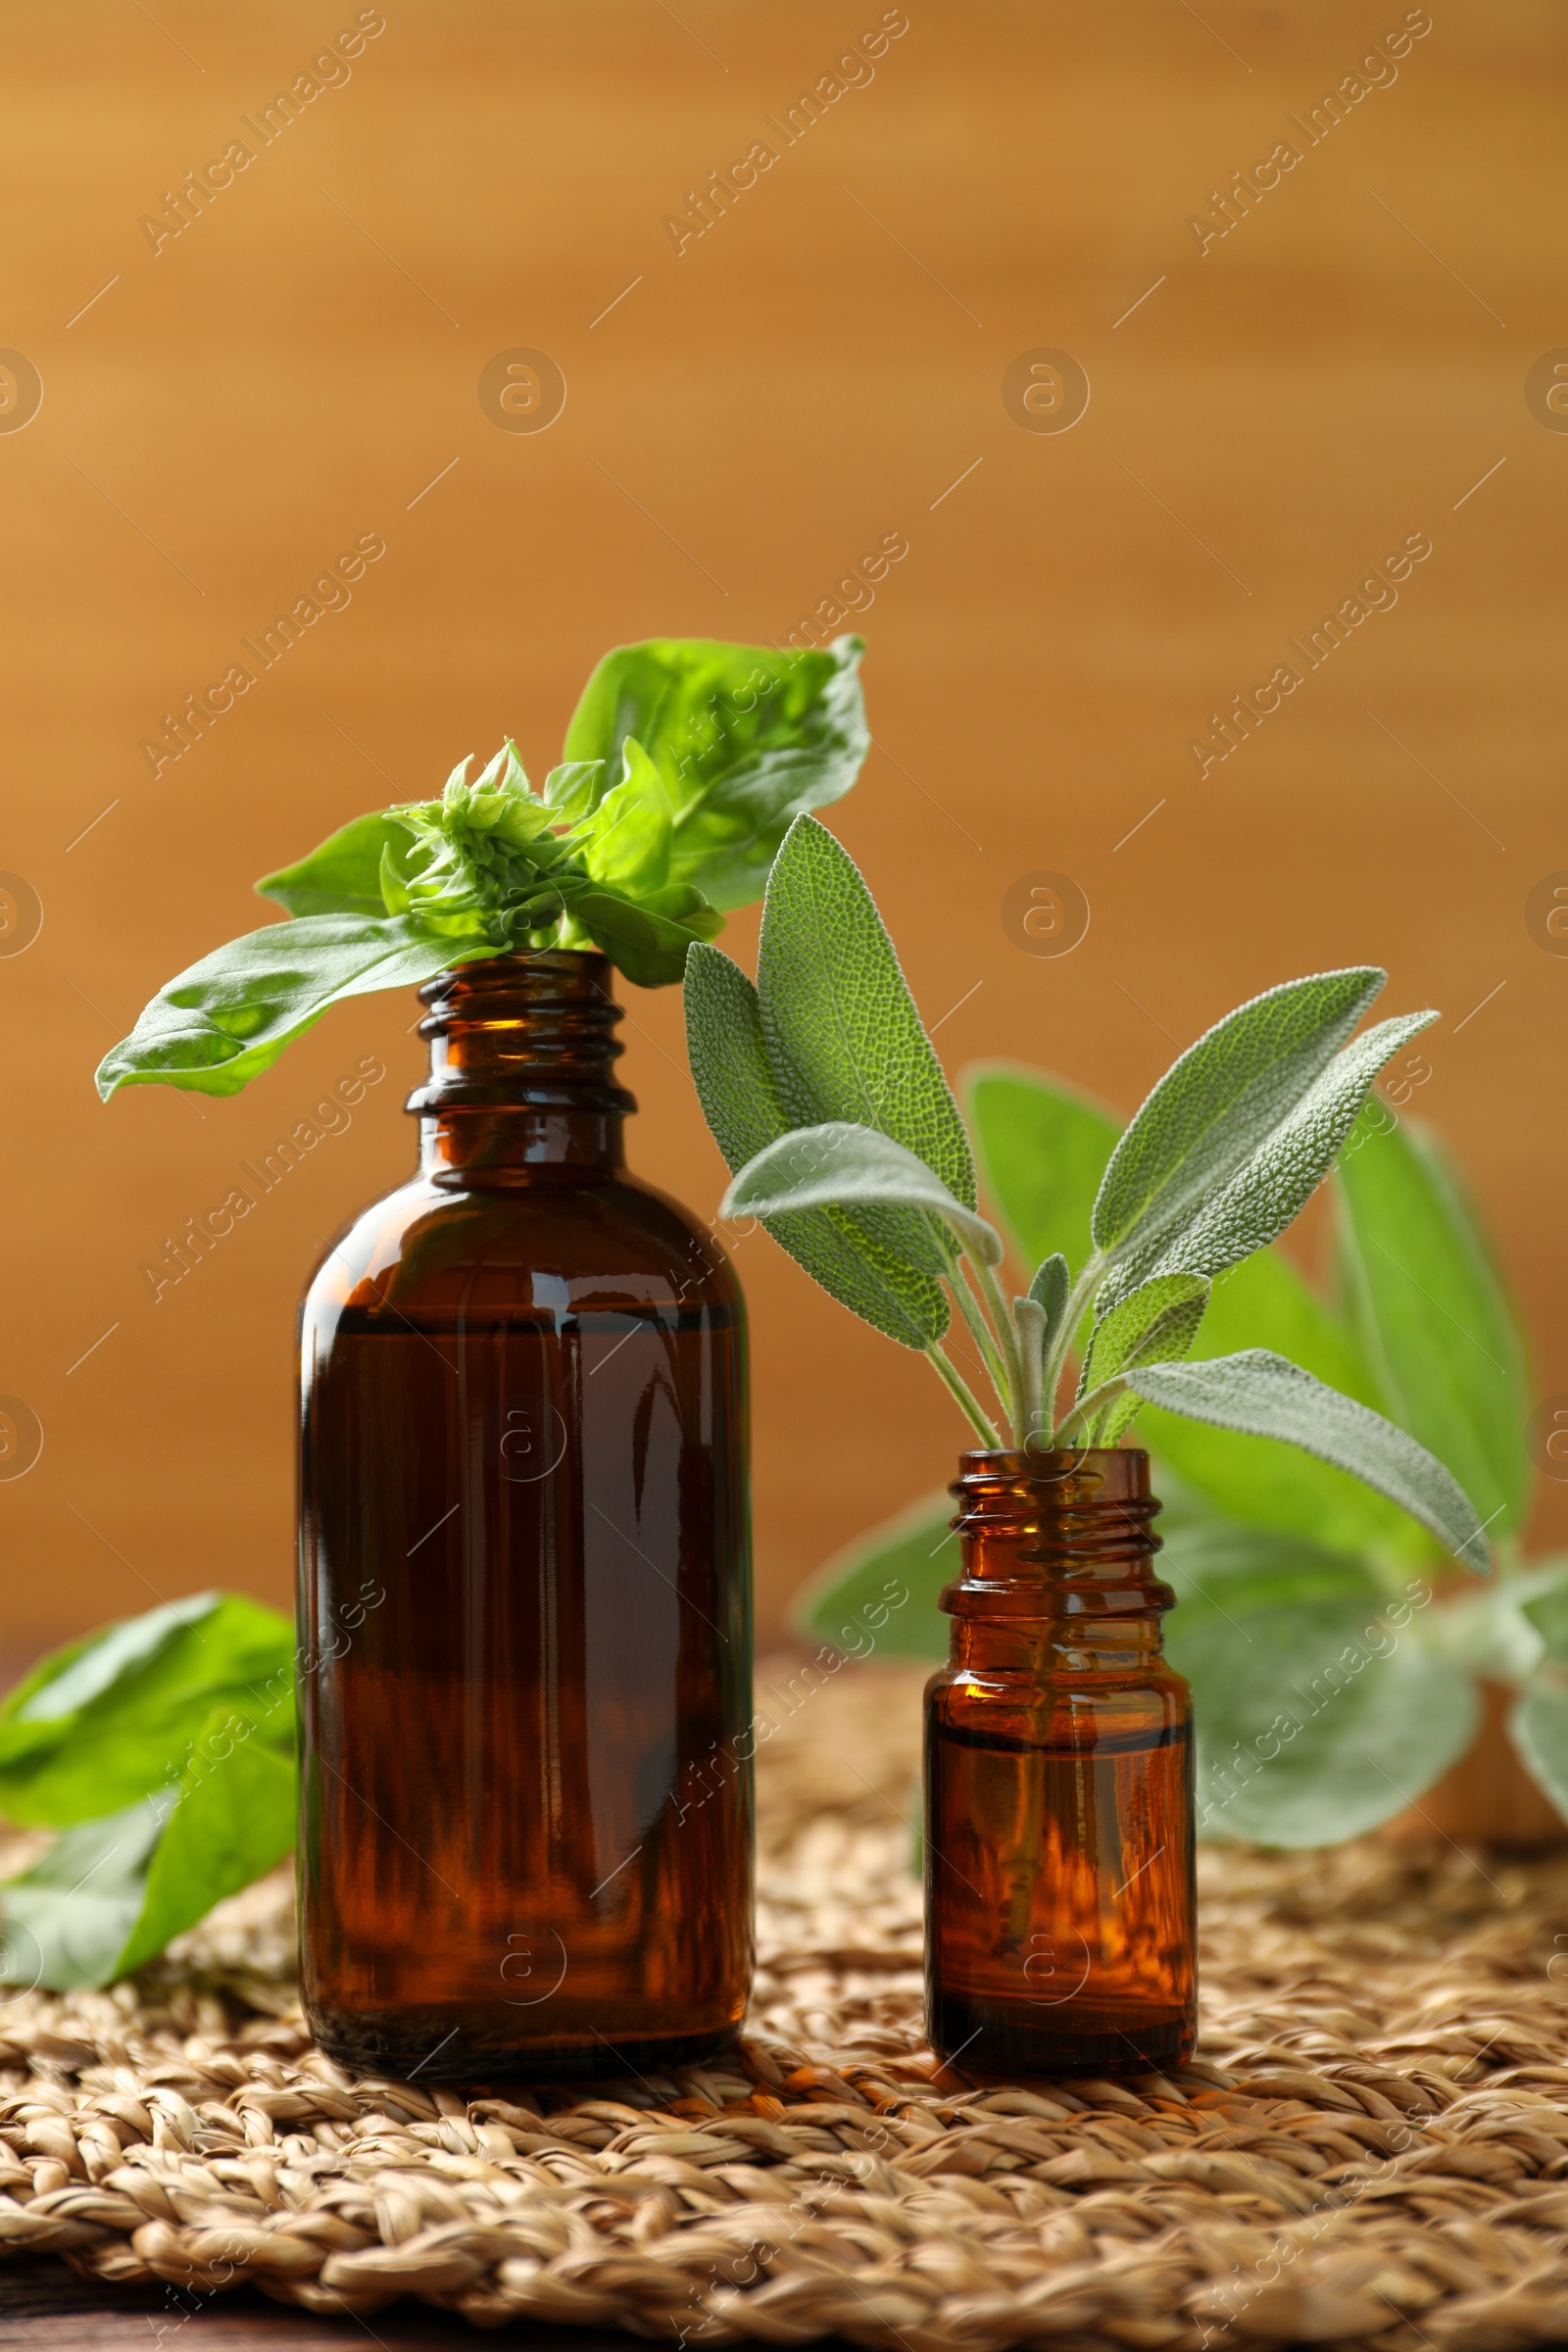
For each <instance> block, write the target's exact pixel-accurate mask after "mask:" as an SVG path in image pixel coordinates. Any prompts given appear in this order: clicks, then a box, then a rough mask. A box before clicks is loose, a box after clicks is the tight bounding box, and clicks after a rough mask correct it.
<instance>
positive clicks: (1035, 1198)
mask: <svg viewBox="0 0 1568 2352" xmlns="http://www.w3.org/2000/svg"><path fill="white" fill-rule="evenodd" d="M964 1091H965V1096H966V1099H967V1103H968V1107H969V1117H970V1120H971V1123H972V1125H973V1127H974V1135H975V1142H976V1144H977V1145H978V1147H979V1152H980V1165H981V1168H982V1169H983V1171H984V1174H985V1180H986V1186H987V1189H988V1190H989V1192H990V1194H991V1196H992V1199H993V1200H994V1201H996V1204H997V1208H998V1210H999V1212H1000V1213H1001V1216H1002V1220H1003V1223H1004V1225H1005V1228H1006V1231H1007V1233H1008V1235H1009V1237H1010V1238H1011V1241H1012V1244H1013V1247H1014V1249H1015V1250H1016V1251H1017V1254H1018V1259H1019V1262H1020V1264H1022V1265H1025V1266H1038V1265H1039V1264H1040V1262H1041V1260H1042V1259H1043V1258H1047V1257H1050V1256H1052V1255H1054V1254H1055V1253H1057V1252H1059V1253H1060V1254H1061V1255H1062V1256H1063V1257H1065V1258H1066V1260H1067V1263H1068V1265H1069V1266H1071V1267H1073V1268H1074V1269H1075V1270H1076V1269H1077V1268H1079V1267H1081V1266H1082V1265H1083V1264H1084V1263H1085V1261H1086V1259H1087V1258H1088V1256H1089V1253H1090V1250H1091V1248H1092V1247H1093V1245H1092V1243H1091V1241H1090V1238H1089V1218H1090V1212H1091V1211H1092V1209H1093V1208H1094V1205H1095V1195H1096V1193H1097V1192H1098V1191H1099V1190H1100V1183H1101V1178H1102V1177H1103V1174H1104V1172H1105V1164H1106V1162H1107V1160H1108V1159H1109V1158H1110V1155H1111V1153H1112V1152H1113V1151H1114V1150H1115V1149H1116V1138H1117V1136H1118V1135H1119V1134H1120V1132H1121V1121H1120V1120H1119V1119H1118V1118H1117V1117H1116V1116H1115V1114H1114V1112H1112V1111H1108V1110H1104V1109H1103V1108H1102V1107H1101V1105H1100V1104H1099V1103H1092V1102H1090V1100H1089V1099H1088V1097H1087V1096H1085V1095H1079V1094H1075V1093H1073V1091H1072V1090H1071V1088H1069V1087H1065V1086H1058V1085H1057V1084H1056V1082H1055V1081H1054V1079H1050V1078H1045V1077H1042V1076H1041V1074H1040V1073H1039V1072H1038V1071H1035V1070H1025V1069H1019V1068H1016V1067H1014V1066H1013V1065H1011V1064H1010V1063H1006V1062H981V1063H979V1064H978V1065H977V1066H976V1067H975V1068H973V1069H971V1070H969V1071H967V1072H966V1073H965V1078H964Z"/></svg>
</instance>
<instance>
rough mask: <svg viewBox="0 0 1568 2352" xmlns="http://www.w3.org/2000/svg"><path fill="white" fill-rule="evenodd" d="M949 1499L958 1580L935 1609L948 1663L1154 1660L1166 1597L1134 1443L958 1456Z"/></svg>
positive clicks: (1145, 1463)
mask: <svg viewBox="0 0 1568 2352" xmlns="http://www.w3.org/2000/svg"><path fill="white" fill-rule="evenodd" d="M951 1492H952V1493H953V1494H954V1495H955V1496H956V1499H957V1503H958V1515H957V1517H956V1520H955V1521H954V1526H955V1528H956V1532H957V1536H958V1546H959V1555H960V1562H961V1573H960V1575H959V1576H958V1578H957V1579H956V1582H955V1583H953V1584H951V1585H950V1586H949V1587H948V1589H947V1591H946V1592H945V1593H943V1595H942V1606H943V1608H944V1609H946V1610H947V1611H948V1612H949V1614H950V1615H951V1616H952V1617H953V1619H954V1628H953V1656H954V1662H955V1663H956V1664H965V1663H967V1664H975V1665H982V1664H984V1665H995V1666H998V1667H1003V1668H1005V1667H1009V1666H1010V1667H1027V1666H1029V1665H1031V1664H1034V1665H1040V1664H1043V1663H1048V1662H1049V1659H1050V1657H1051V1656H1052V1655H1058V1656H1067V1657H1079V1656H1082V1657H1083V1658H1084V1659H1086V1660H1089V1661H1091V1662H1099V1663H1101V1664H1103V1665H1112V1666H1114V1665H1116V1664H1118V1663H1122V1664H1126V1665H1129V1666H1136V1665H1138V1664H1147V1663H1149V1662H1151V1661H1152V1660H1155V1659H1157V1658H1158V1656H1159V1654H1160V1631H1159V1621H1160V1618H1161V1616H1162V1615H1163V1613H1164V1611H1165V1610H1166V1609H1168V1608H1170V1607H1171V1606H1172V1604H1173V1602H1174V1599H1175V1595H1174V1594H1173V1593H1172V1592H1171V1590H1170V1587H1169V1586H1168V1585H1166V1584H1162V1583H1161V1582H1160V1581H1159V1579H1158V1578H1157V1577H1156V1576H1155V1575H1154V1574H1153V1572H1152V1561H1153V1556H1154V1554H1155V1552H1156V1551H1158V1549H1159V1547H1160V1540H1159V1538H1158V1536H1156V1535H1155V1533H1154V1531H1153V1520H1154V1516H1155V1514H1156V1512H1157V1511H1158V1509H1159V1503H1158V1501H1157V1500H1156V1498H1155V1497H1154V1496H1153V1495H1151V1494H1150V1492H1149V1456H1148V1454H1147V1453H1145V1452H1144V1451H1143V1450H1142V1449H1141V1448H1140V1447H1138V1446H1093V1447H1089V1448H1086V1449H1084V1450H1082V1451H1068V1452H1056V1453H1002V1452H998V1453H980V1452H974V1453H966V1454H964V1455H963V1456H962V1457H961V1467H960V1475H959V1477H958V1479H957V1482H956V1485H955V1486H954V1487H953V1488H952V1490H951Z"/></svg>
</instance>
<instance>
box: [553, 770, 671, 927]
mask: <svg viewBox="0 0 1568 2352" xmlns="http://www.w3.org/2000/svg"><path fill="white" fill-rule="evenodd" d="M622 756H623V758H624V760H625V769H626V772H625V775H624V777H623V779H622V781H621V782H620V783H619V784H617V785H616V786H615V787H614V789H613V791H611V792H607V793H606V795H605V797H604V799H603V800H602V801H601V802H600V803H599V806H598V807H597V809H595V810H594V812H593V814H592V815H591V816H589V817H586V818H585V819H584V820H583V822H582V823H581V824H579V825H578V826H577V828H576V830H575V831H574V832H573V834H572V837H571V846H572V848H573V850H574V851H576V852H577V853H578V855H579V856H580V857H581V858H582V861H583V863H584V865H585V866H586V867H587V869H588V871H589V873H590V874H591V875H592V876H593V878H594V880H595V881H596V882H609V883H613V885H615V886H616V887H617V888H618V889H621V890H625V891H634V892H635V891H651V890H662V888H663V886H664V884H665V883H666V882H667V881H668V880H669V875H670V846H671V843H672V842H673V840H674V832H675V826H674V816H673V811H672V797H673V796H672V795H671V794H670V792H669V790H668V788H667V787H666V785H665V783H664V779H663V777H662V775H661V774H660V771H659V769H658V768H657V767H656V766H655V765H654V762H653V761H652V760H650V759H649V757H648V754H647V753H646V752H645V751H644V750H643V748H642V745H641V744H640V743H639V742H638V741H637V739H636V737H635V736H630V735H629V736H628V737H627V738H626V743H625V746H624V750H623V755H622Z"/></svg>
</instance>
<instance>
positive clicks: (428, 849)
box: [98, 637, 869, 1102]
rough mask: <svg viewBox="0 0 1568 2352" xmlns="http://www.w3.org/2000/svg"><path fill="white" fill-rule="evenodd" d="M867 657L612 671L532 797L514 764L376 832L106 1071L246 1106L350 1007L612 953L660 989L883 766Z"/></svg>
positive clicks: (829, 655)
mask: <svg viewBox="0 0 1568 2352" xmlns="http://www.w3.org/2000/svg"><path fill="white" fill-rule="evenodd" d="M861 651H862V647H861V643H860V640H859V639H858V637H840V638H838V639H837V640H835V642H834V643H833V644H832V645H830V646H828V647H826V648H825V649H822V650H819V651H814V652H809V653H794V652H779V651H776V650H775V649H773V648H772V647H768V646H749V645H724V644H718V643H714V642H711V641H709V640H706V639H677V638H655V639H652V640H650V641H649V642H648V643H646V644H643V645H627V646H620V647H618V648H617V649H616V650H615V651H614V652H613V653H610V654H607V655H606V656H605V658H604V660H603V661H602V662H600V663H599V666H598V667H597V669H596V670H595V671H594V673H593V676H592V677H591V678H590V679H589V681H588V683H587V685H586V687H585V688H584V689H583V694H582V699H581V701H580V702H579V703H578V706H577V709H576V711H575V713H574V715H573V717H572V720H571V724H570V726H569V727H568V728H567V730H566V741H565V746H564V759H563V760H562V762H561V764H560V765H559V766H557V767H554V768H552V769H551V771H550V773H549V775H548V776H547V777H546V779H545V782H544V787H543V789H542V791H540V792H535V790H534V789H533V787H532V785H531V784H530V783H529V781H528V778H527V775H526V773H525V772H524V769H523V766H522V762H521V761H520V760H519V759H518V757H517V753H516V750H515V746H514V745H513V744H512V743H511V742H507V743H504V744H503V745H502V747H501V749H500V751H499V752H498V753H497V754H496V756H495V758H494V759H493V760H491V761H490V762H489V764H488V765H487V766H486V767H484V768H483V769H482V770H481V771H480V772H479V773H478V774H477V775H473V774H471V773H470V770H471V769H472V767H473V761H472V760H471V759H469V760H463V761H462V762H461V763H460V764H459V765H458V766H457V767H456V768H454V769H453V771H452V774H451V775H450V776H449V777H448V779H447V783H446V787H445V790H444V791H443V792H442V794H441V796H440V798H439V799H437V800H431V801H414V802H407V803H403V804H400V805H398V806H396V807H393V808H390V809H375V810H372V811H370V812H369V813H368V814H367V815H364V816H357V817H354V818H353V819H351V821H350V822H349V823H348V824H346V825H343V826H340V827H339V829H338V831H337V832H335V833H333V834H332V835H330V836H329V838H328V839H327V840H326V841H324V842H322V843H321V844H320V845H319V848H317V849H316V850H313V851H312V852H311V854H310V856H309V857H307V858H302V859H300V860H299V862H298V863H297V864H294V865H290V866H285V867H283V868H281V869H280V870H279V871H278V872H276V873H273V874H269V875H267V876H266V877H265V879H264V880H262V881H261V882H259V883H258V884H257V886H256V887H257V889H258V890H259V891H260V892H261V894H262V896H263V897H265V898H270V899H274V900H276V901H277V902H278V904H279V905H280V906H282V907H284V908H286V910H287V912H288V914H289V915H290V916H292V917H293V918H294V919H293V920H292V921H289V922H285V923H273V924H270V925H268V926H267V927H266V928H265V929H263V930H260V931H253V932H250V933H249V934H248V935H247V936H246V937H244V938H243V939H236V940H231V941H229V942H228V944H227V945H226V946H224V947H221V948H219V949H217V950H216V951H215V952H214V954H212V955H211V956H203V957H202V959H201V961H200V962H199V963H194V964H192V965H191V966H190V967H189V969H188V970H186V971H183V972H180V973H179V974H177V975H176V977H175V978H174V979H172V980H171V981H170V982H169V983H168V984H167V986H166V987H164V988H162V989H160V991H159V993H158V995H157V996H156V997H155V998H154V999H153V1001H152V1003H151V1004H150V1005H148V1006H147V1007H146V1009H145V1010H144V1011H143V1013H142V1015H141V1017H140V1019H139V1020H138V1021H137V1023H136V1026H135V1028H134V1029H133V1030H132V1032H131V1034H130V1035H129V1037H127V1038H125V1039H123V1042H122V1043H121V1044H120V1045H118V1046H116V1047H115V1048H114V1049H113V1051H112V1052H111V1053H109V1054H107V1055H106V1056H105V1058H104V1061H103V1063H102V1065H101V1067H100V1069H99V1071H98V1091H99V1093H100V1094H101V1095H102V1096H103V1098H104V1100H105V1101H106V1102H107V1101H108V1099H109V1097H110V1096H111V1095H113V1094H114V1093H115V1092H116V1090H117V1089H118V1088H120V1087H122V1086H148V1085H163V1086H176V1087H183V1088H186V1089H192V1090H195V1091H196V1092H198V1093H201V1094H209V1095H231V1094H235V1093H237V1092H238V1091H239V1089H240V1088H241V1087H242V1086H245V1085H247V1084H248V1083H249V1081H250V1080H251V1079H252V1078H254V1077H255V1076H256V1075H257V1074H258V1073H259V1072H260V1071H262V1070H265V1069H267V1068H268V1067H269V1066H270V1063H272V1062H273V1061H275V1060H276V1058H277V1056H278V1054H281V1053H282V1051H283V1049H284V1048H285V1046H287V1045H288V1044H289V1043H290V1042H291V1041H292V1040H293V1039H294V1038H296V1037H299V1036H300V1035H302V1034H303V1032H304V1031H305V1030H306V1029H308V1028H310V1027H311V1026H312V1024H313V1023H314V1022H316V1021H318V1020H319V1018H320V1016H321V1014H322V1013H323V1012H325V1011H326V1009H327V1007H328V1006H329V1005H335V1004H339V1003H341V1002H343V1001H344V1000H345V999H347V998H349V997H357V996H364V995H366V994H368V993H369V992H371V991H375V990H380V989H386V988H409V987H417V985H418V984H419V983H420V982H421V981H425V980H430V979H433V978H434V976H435V975H436V973H437V972H440V971H444V970H446V969H447V968H448V967H449V966H452V965H455V964H461V963H467V962H471V961H473V960H474V959H475V958H476V957H480V956H501V955H529V954H536V953H538V952H539V951H541V950H544V949H548V948H588V947H594V948H598V949H600V950H602V952H603V953H604V954H605V955H606V956H609V957H610V960H611V961H612V963H613V964H614V965H615V966H616V968H617V969H618V970H620V971H621V972H623V973H624V974H625V975H626V977H627V978H628V979H629V980H632V981H635V982H636V983H637V984H638V985H639V986H640V987H643V988H664V987H668V986H671V985H672V984H673V983H675V982H676V981H678V980H679V979H680V978H681V976H682V972H683V970H684V967H685V961H686V953H687V950H688V948H690V947H691V945H692V943H693V942H694V941H696V940H710V939H712V938H713V937H714V936H715V934H716V933H717V932H719V931H720V930H722V928H723V924H724V916H725V913H726V912H727V911H729V910H730V909H731V908H733V907H743V906H746V905H747V904H749V903H750V902H751V901H752V900H754V899H756V898H757V897H759V896H760V892H761V889H762V885H763V883H764V882H765V880H766V878H767V872H768V868H769V866H770V864H771V862H772V859H773V856H774V853H775V852H776V850H777V849H778V846H779V843H780V842H781V841H782V839H783V837H784V833H785V830H786V828H787V827H788V825H789V823H790V821H791V819H792V818H793V817H795V816H796V815H798V814H799V813H800V812H801V811H802V810H803V809H820V808H823V807H825V806H826V805H827V804H828V803H830V802H832V801H836V800H837V799H839V797H840V796H841V795H842V794H843V793H845V792H847V791H848V790H849V788H850V786H851V785H852V784H853V783H854V782H855V779H856V777H857V775H858V773H859V769H860V765H861V762H862V760H864V758H865V754H866V751H867V748H868V744H869V737H868V735H867V733H866V726H865V713H864V709H863V706H862V703H861V697H860V687H859V680H858V665H859V659H860V654H861Z"/></svg>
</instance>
